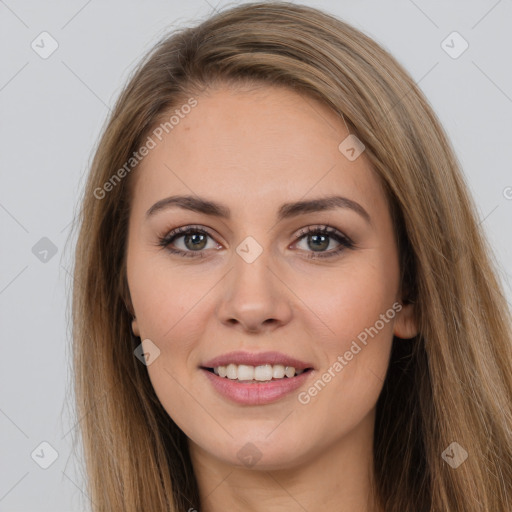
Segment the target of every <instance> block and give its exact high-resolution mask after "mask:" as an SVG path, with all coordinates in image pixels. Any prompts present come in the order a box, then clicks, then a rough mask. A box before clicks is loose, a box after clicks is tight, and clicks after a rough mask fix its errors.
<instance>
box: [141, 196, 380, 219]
mask: <svg viewBox="0 0 512 512" xmlns="http://www.w3.org/2000/svg"><path fill="white" fill-rule="evenodd" d="M172 207H179V208H183V209H185V210H191V211H194V212H199V213H204V214H206V215H212V216H214V217H219V218H221V219H230V218H231V211H230V209H229V208H228V207H227V206H224V205H222V204H220V203H216V202H215V201H211V200H208V199H204V198H201V197H198V196H170V197H166V198H164V199H161V200H160V201H157V202H156V203H155V204H154V205H153V206H152V207H151V208H150V209H149V210H148V211H147V212H146V218H149V217H151V216H152V215H154V214H156V213H157V212H159V211H162V210H165V209H167V208H172ZM334 208H348V209H350V210H352V211H354V212H356V213H358V214H359V215H360V216H361V217H363V219H364V220H365V221H366V222H368V223H369V224H371V217H370V215H369V214H368V212H367V211H366V210H365V209H364V208H363V207H362V206H361V205H360V204H359V203H357V202H356V201H353V200H352V199H348V198H346V197H342V196H328V197H321V198H317V199H310V200H307V201H297V202H294V203H284V204H283V205H282V206H281V207H280V208H279V211H278V213H277V219H278V221H281V220H284V219H289V218H292V217H296V216H299V215H301V214H304V213H312V212H320V211H324V210H333V209H334Z"/></svg>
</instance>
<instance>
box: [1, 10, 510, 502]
mask: <svg viewBox="0 0 512 512" xmlns="http://www.w3.org/2000/svg"><path fill="white" fill-rule="evenodd" d="M208 2H210V3H208ZM213 2H214V0H208V1H206V0H191V1H188V2H187V3H186V4H185V3H184V2H178V1H177V0H168V1H165V2H164V1H152V2H142V1H139V2H136V1H133V0H132V1H121V0H116V1H100V0H89V1H85V0H73V1H67V2H64V1H60V2H57V1H47V2H36V1H16V0H5V1H2V0H0V37H1V52H2V64H1V66H0V112H1V117H0V119H1V124H0V130H1V132H0V141H1V151H0V160H1V163H0V172H1V187H0V223H1V224H0V225H1V237H2V238H1V251H0V315H1V324H0V325H1V336H2V345H1V346H2V357H0V379H1V382H0V385H1V391H2V392H1V395H0V432H1V436H0V449H1V455H0V511H25V512H26V511H38V512H42V511H52V512H60V511H62V512H64V511H66V512H72V511H78V510H85V509H87V508H88V498H87V496H86V495H85V494H84V492H83V489H84V486H83V480H82V478H81V476H80V471H79V468H80V466H81V459H80V455H79V454H76V455H75V454H74V453H73V452H72V440H73V434H74V432H75V428H74V427H75V426H76V421H75V419H74V418H73V415H72V412H73V411H72V408H71V407H70V406H69V405H68V404H69V403H70V399H71V396H70V370H69V368H70V361H69V356H70V340H69V326H68V317H67V315H66V310H67V304H68V302H69V298H68V295H69V292H70V277H69V275H68V269H69V268H70V261H71V260H70V258H71V253H72V251H71V250H72V240H71V242H70V243H68V245H67V246H66V240H67V238H68V236H69V229H70V222H71V220H72V218H73V215H74V212H75V208H76V203H77V198H78V196H79V191H80V188H81V186H82V185H83V179H84V176H85V173H86V171H87V168H88V164H89V162H90V158H91V152H92V150H93V147H94V145H95V143H96V141H97V139H98V137H99V134H100V130H101V128H102V126H103V123H104V121H105V119H106V116H107V115H108V113H109V108H110V107H111V106H112V105H113V102H114V100H115V99H116V97H117V95H118V94H119V92H120V90H121V87H122V85H123V84H124V83H125V80H126V78H127V76H128V72H129V71H130V70H131V69H132V68H133V66H134V64H135V63H136V62H137V61H138V59H139V58H140V57H141V56H142V54H143V53H144V52H145V51H147V50H148V49H149V48H150V47H151V46H152V44H154V43H155V42H156V41H157V39H159V38H160V36H162V35H163V34H164V33H165V32H166V31H168V30H169V29H171V28H172V27H173V26H179V25H182V24H184V23H186V24H188V23H189V22H190V23H193V22H194V21H195V20H199V19H204V18H205V17H206V16H207V15H208V14H209V13H212V12H213V9H215V8H222V6H224V5H226V3H225V2H220V3H219V4H214V3H213ZM305 3H307V4H308V5H311V6H314V7H319V8H323V9H325V10H327V11H329V12H331V13H333V14H335V15H337V16H339V17H341V18H342V19H344V20H346V21H348V22H349V23H351V24H353V25H354V26H355V27H357V28H359V29H361V30H363V31H364V32H365V33H367V34H368V35H370V36H371V37H373V38H374V39H376V40H377V41H378V42H379V43H381V44H382V45H383V46H384V47H385V48H387V49H388V50H389V51H390V52H391V53H392V54H393V55H394V56H395V57H396V58H397V59H398V60H399V61H400V62H401V63H402V64H403V65H404V66H405V68H406V69H407V70H408V71H409V72H410V74H411V75H412V77H413V78H414V79H415V80H416V81H417V82H418V83H419V86H420V87H421V89H422V90H423V91H424V92H425V94H426V96H427V98H428V99H429V101H430V102H431V104H432V105H433V107H434V109H435V111H436V113H437V114H438V116H439V118H440V120H441V122H442V123H443V125H444V127H445V129H446V130H447V132H448V134H449V136H450V138H451V142H452V144H453V147H454V148H455V151H456V153H457V156H458V158H459V160H460V162H461V164H462V166H463V169H464V172H465V174H466V176H467V180H468V182H469V186H470V188H471V191H472V193H473V194H474V196H475V198H476V202H477V204H478V209H479V215H480V218H481V222H482V225H483V226H484V228H485V230H486V232H487V234H488V237H489V241H490V244H491V246H492V248H493V249H494V251H495V254H496V258H497V260H498V263H499V265H500V269H501V270H500V272H501V274H500V275H501V278H502V279H503V282H504V284H505V288H506V293H507V296H508V298H509V302H512V301H511V300H510V299H511V298H512V291H511V288H510V284H509V281H508V279H509V278H510V275H511V274H512V257H511V256H512V243H511V239H510V227H511V224H512V223H511V219H512V170H511V169H512V164H511V162H512V142H511V141H512V126H511V120H512V72H511V66H510V51H511V49H512V32H511V31H510V26H511V22H512V1H511V0H500V1H495V0H489V1H488V0H485V1H484V0H482V1H474V0H473V1H463V0H459V1H452V2H449V3H447V2H441V1H435V2H427V1H425V0H416V1H412V0H400V1H396V2H379V1H377V0H373V1H368V0H367V1H355V0H354V1H338V2H335V1H334V0H332V1H327V0H325V1H314V0H310V1H307V2H305ZM43 31H47V32H49V33H50V34H51V36H52V37H53V38H54V39H55V40H56V41H57V42H58V45H59V46H58V49H57V50H56V51H55V52H54V53H53V54H52V55H51V56H50V57H49V58H47V59H42V58H41V57H40V56H39V55H38V54H37V53H36V52H35V51H34V50H33V49H32V48H31V43H32V41H33V40H35V39H36V38H37V36H39V34H40V33H41V32H43ZM453 31H457V32H459V33H460V34H461V35H462V37H463V38H464V39H465V40H467V42H468V43H469V48H468V49H467V51H465V52H464V53H463V54H462V55H461V56H460V57H458V58H457V59H453V58H451V57H450V56H449V55H448V54H447V53H446V52H445V51H444V50H443V48H442V47H441V43H442V41H443V40H444V39H445V38H446V37H447V36H448V35H449V34H450V33H451V32H453ZM36 42H37V40H36ZM43 237H47V238H48V239H49V240H51V242H52V243H53V244H54V245H55V246H56V249H57V253H56V254H55V256H53V257H50V256H51V253H49V254H48V255H47V259H48V261H46V262H44V261H41V260H40V258H41V257H44V254H43V253H40V254H39V257H37V255H36V254H34V253H33V251H32V248H33V247H34V246H35V245H36V244H37V243H38V242H39V241H40V239H41V238H43ZM39 243H42V242H39ZM46 243H47V242H46ZM37 247H39V246H36V248H37ZM36 252H37V251H36ZM43 441H46V442H48V443H50V445H51V446H52V447H54V449H55V450H56V451H57V452H58V458H57V459H56V461H55V462H54V463H53V464H52V465H51V466H50V467H49V468H48V469H42V468H41V467H39V465H38V464H36V462H34V460H33V459H32V458H31V453H32V452H33V451H34V449H36V448H37V447H38V446H39V445H40V443H41V442H43ZM41 450H42V451H41ZM37 454H38V455H39V457H38V456H37ZM49 457H50V452H49V450H48V448H45V447H44V446H43V448H39V449H38V450H36V455H34V458H35V459H36V460H38V461H39V462H44V461H45V460H46V461H49V460H50V459H49Z"/></svg>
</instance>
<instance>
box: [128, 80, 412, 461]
mask: <svg viewBox="0 0 512 512" xmlns="http://www.w3.org/2000/svg"><path fill="white" fill-rule="evenodd" d="M196 100H197V106H195V107H194V108H191V109H188V108H186V109H183V110H182V112H185V111H186V112H188V113H187V114H186V115H184V114H183V113H182V115H181V116H180V117H179V122H178V123H176V124H175V125H174V127H173V128H172V130H169V129H168V133H165V131H163V136H161V138H162V140H161V141H159V140H158V138H156V137H153V138H154V141H155V142H156V147H154V148H153V149H151V150H150V151H149V154H148V155H147V156H146V157H145V158H144V160H143V161H142V162H141V165H140V167H139V168H138V169H137V171H135V172H136V173H137V176H135V175H134V176H133V178H136V181H135V182H134V185H135V189H134V196H133V203H132V209H131V214H130V225H129V243H128V260H127V262H128V263H127V277H128V284H129V288H130V293H131V298H132V303H133V307H134V313H135V319H134V321H133V324H132V326H133V330H134V333H135V334H136V335H138V336H140V337H141V339H142V340H151V342H150V343H149V344H148V342H144V343H145V344H147V345H144V346H145V349H146V351H148V352H149V353H152V354H153V356H152V358H151V359H149V364H148V366H147V371H148V372H149V377H150V379H151V382H152V385H153V386H154V389H155V392H156V394H157V395H158V398H159V400H160V401H161V403H162V405H163V407H164V408H165V409H166V411H167V412H168V413H169V415H170V416H171V417H172V419H173V420H174V421H175V423H176V424H177V425H178V426H179V427H180V428H181V429H182V430H183V431H184V432H185V434H186V435H187V436H188V438H189V439H190V442H191V449H192V451H193V452H201V453H203V454H206V455H207V456H209V457H210V458H212V459H216V460H218V461H221V462H223V463H227V464H236V465H242V464H246V465H252V464H254V463H257V466H258V467H260V468H275V469H278V468H282V469H284V468H287V467H292V466H293V465H294V464H299V463H301V462H306V461H307V460H308V459H310V458H312V457H315V456H317V455H318V454H320V453H322V452H323V451H325V450H326V449H330V448H331V447H333V446H335V445H336V444H337V443H342V442H343V440H344V439H345V440H346V439H348V436H349V435H352V434H353V433H354V432H355V431H357V430H358V429H359V430H360V429H364V430H365V432H370V433H371V432H372V430H371V429H372V425H373V419H374V411H375V404H376V401H377V398H378V396H379V393H380V391H381V389H382V386H383V381H384V377H385V374H386V370H387V366H388V360H389V355H390V349H391V343H392V339H393V334H395V335H397V336H399V337H402V338H407V337H411V336H413V335H414V334H415V329H414V325H413V319H412V311H411V310H410V306H403V307H402V306H401V304H400V303H399V301H400V298H401V297H400V290H399V265H398V253H397V247H396V242H395V238H394V235H393V225H392V221H391V217H390V213H389V210H388V205H387V202H386V198H385V194H384V190H383V188H382V187H381V185H380V183H379V181H378V180H377V179H376V176H375V175H374V174H373V171H372V170H371V167H370V164H369V163H368V161H367V159H366V157H365V154H364V152H362V153H361V155H360V156H359V157H357V158H355V157H356V156H357V151H358V149H359V148H357V147H356V146H354V144H353V141H351V140H350V139H348V140H347V141H346V142H345V143H344V145H342V147H341V148H342V149H341V150H340V149H339V146H340V143H342V141H344V139H345V138H346V137H347V135H348V132H347V130H346V128H345V125H344V123H343V119H342V118H340V117H338V116H337V115H336V114H335V113H334V112H333V111H331V110H330V109H329V108H327V107H326V106H324V105H322V104H320V103H318V102H316V101H315V100H313V99H311V98H309V97H305V96H301V95H298V94H297V93H295V92H293V91H291V90H288V89H285V88H274V87H263V88H259V89H254V90H251V91H243V92H234V91H233V90H231V89H229V88H227V87H226V88H219V89H216V90H214V91H210V92H209V93H208V94H204V95H200V96H198V97H196ZM177 108H178V109H179V106H178V107H177ZM171 114H172V113H170V114H169V117H170V115H171ZM151 145H152V144H151ZM351 147H354V149H355V150H354V151H351V150H350V148H351ZM178 196H187V198H188V199H180V200H179V201H173V202H170V201H167V203H166V202H165V199H166V198H169V197H174V198H176V197H178ZM327 198H338V199H332V200H331V201H330V202H324V201H325V200H326V199H327ZM340 198H343V199H340ZM162 200H164V202H163V203H159V202H160V201H162ZM315 201H319V202H315ZM206 202H208V203H206ZM157 203H159V206H156V207H155V206H154V205H155V204H157ZM210 203H215V205H216V206H215V207H213V206H212V205H211V204H210ZM152 207H153V208H152ZM148 212H149V213H148ZM178 228H179V229H180V230H181V231H180V232H178V233H174V234H173V233H172V232H174V231H175V230H177V229H178ZM185 228H191V229H190V232H189V233H183V230H184V229H185ZM322 228H324V230H325V229H327V232H322V231H321V230H322ZM318 230H320V231H318ZM166 237H167V239H166V240H164V242H162V241H161V240H162V239H165V238H166ZM165 243H168V245H167V247H165V246H164V245H165ZM175 251H177V252H175ZM158 350H159V353H158ZM233 352H237V354H232V353H233ZM230 353H231V354H230ZM265 353H266V354H265ZM269 353H270V354H269ZM225 355H227V356H226V358H225V359H224V360H222V358H223V356H225ZM244 356H245V358H244ZM259 356H261V357H259ZM218 358H221V360H219V361H213V360H214V359H218ZM287 359H289V360H292V359H293V360H297V361H300V362H301V363H302V364H301V363H298V362H296V363H294V364H292V362H291V361H289V360H288V361H287ZM243 363H244V364H243ZM280 363H281V365H280ZM239 364H240V365H242V366H238V365H239ZM269 365H271V366H269ZM218 366H220V367H221V368H220V369H219V368H218ZM286 366H294V367H295V368H296V370H297V369H304V368H307V370H306V371H305V372H303V373H302V374H301V375H300V376H296V377H286V376H284V377H282V375H283V371H285V372H286ZM207 367H208V368H211V367H214V368H215V370H214V371H215V372H218V373H220V374H221V375H222V374H224V372H227V373H228V377H222V376H221V375H216V374H215V373H214V372H212V370H211V369H210V370H208V369H206V368H207ZM222 367H225V368H222ZM256 367H260V368H256ZM283 367H284V368H283ZM274 372H275V373H274ZM287 372H288V374H289V375H293V370H292V369H290V368H288V370H287ZM230 377H234V378H235V379H241V380H243V381H244V380H245V381H247V380H248V379H252V380H251V382H239V380H235V379H231V378H230ZM281 377H282V378H281ZM254 378H255V379H262V380H256V381H254V380H253V379H254ZM268 379H272V380H270V381H269V380H268ZM250 461H251V462H250Z"/></svg>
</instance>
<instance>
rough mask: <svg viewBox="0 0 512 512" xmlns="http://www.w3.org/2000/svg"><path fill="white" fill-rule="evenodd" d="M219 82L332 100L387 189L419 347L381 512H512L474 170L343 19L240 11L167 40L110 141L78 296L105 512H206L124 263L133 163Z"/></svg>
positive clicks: (87, 195)
mask: <svg viewBox="0 0 512 512" xmlns="http://www.w3.org/2000/svg"><path fill="white" fill-rule="evenodd" d="M217 83H220V84H228V85H230V86H233V87H234V86H236V85H237V84H247V83H255V84H258V83H260V84H266V85H279V86H286V87H290V88H292V89H294V90H296V91H300V92H303V93H306V94H307V95H309V97H311V98H314V99H317V100H319V101H322V102H324V103H325V104H327V105H328V106H330V107H331V108H332V109H333V110H334V111H335V112H336V113H338V114H339V115H340V120H341V119H342V116H343V118H344V120H345V121H346V123H347V126H349V127H350V132H351V133H353V134H355V135H356V136H357V137H358V138H359V139H360V140H361V141H362V142H363V144H364V145H365V148H366V149H365V155H366V157H367V158H369V159H370V162H371V164H372V165H373V168H374V171H375V173H376V174H377V175H378V176H379V179H381V180H382V182H383V184H384V185H385V187H386V191H387V194H388V199H389V205H390V211H391V213H392V216H393V220H394V225H395V229H396V233H397V239H398V246H399V254H400V263H401V272H402V287H403V291H404V297H405V300H407V301H410V302H414V305H415V312H416V316H417V321H418V326H419V334H418V336H416V337H415V338H413V339H412V340H408V341H405V340H396V339H395V340H393V349H392V357H391V361H390V365H389V370H388V374H387V377H386V381H385V383H384V388H383V391H382V394H381V396H380V397H379V400H378V403H377V420H376V428H375V437H374V454H375V457H374V466H375V475H376V482H375V487H376V492H377V495H378V499H379V501H380V505H381V507H382V508H383V510H386V512H395V511H396V512H404V511H415V512H420V511H425V512H434V511H435V512H440V511H446V512H448V511H449V512H457V511H460V512H473V511H474V512H476V511H481V512H489V511H493V512H510V510H512V430H511V429H512V427H511V425H512V410H511V407H512V406H511V404H512V333H511V318H510V311H509V310H508V307H507V306H506V300H505V298H504V293H503V291H502V288H501V285H500V283H499V281H498V279H497V277H496V275H497V273H496V263H495V261H494V257H493V255H492V252H491V251H490V250H489V248H488V243H487V241H486V240H485V237H484V235H483V233H482V231H481V228H480V227H479V224H478V222H477V216H476V214H475V211H476V210H475V206H474V204H473V201H472V199H471V197H470V196H469V194H468V189H467V185H466V184H465V181H464V178H463V175H462V173H461V172H460V166H459V164H458V162H457V160H456V158H455V156H454V153H453V150H452V148H451V146H450V144H449V142H448V140H447V137H446V134H445V132H444V131H443V129H442V127H441V126H440V123H439V121H438V120H437V118H436V116H435V114H434V113H433V111H432V109H431V107H430V106H429V104H428V102H427V101H426V100H425V98H424V96H423V95H422V93H421V92H420V90H419V89H418V87H417V86H416V85H415V83H414V81H413V80H412V79H411V77H410V76H409V75H408V74H407V73H406V71H404V69H403V68H402V67H401V66H400V65H399V64H398V63H397V61H396V60H395V59H394V58H393V57H392V56H391V55H389V54H388V53H387V52H386V51H385V50H384V49H383V48H381V47H380V46H379V45H378V44H377V43H376V42H374V41H373V40H371V39H370V38H369V37H367V36H366V35H364V34H363V33H361V32H360V31H358V30H356V29H354V28H352V27H351V26H349V25H348V24H346V23H344V22H343V21H340V20H339V19H336V18H335V17H333V16H331V15H328V14H326V13H323V12H321V11H318V10H316V9H313V8H310V7H306V6H302V5H297V4H294V3H288V2H262V3H247V4H242V5H240V6H236V7H231V8H229V9H225V10H224V11H222V12H220V13H218V14H216V15H214V16H212V17H210V18H209V19H207V20H205V21H204V22H202V23H200V24H199V25H197V26H195V27H192V28H185V29H182V30H179V31H177V32H175V33H173V34H172V35H171V36H169V37H166V38H164V39H163V40H162V41H161V42H159V43H158V44H157V45H156V46H155V48H154V49H153V50H152V51H151V52H150V53H149V54H148V55H147V56H146V58H145V59H144V60H143V61H142V62H141V63H140V65H139V66H138V67H137V68H136V69H135V71H134V73H133V75H132V76H131V78H130V79H129V82H128V84H127V85H126V87H125V88H124V90H123V92H122V94H121V96H120V98H119V99H118V101H117V103H116V105H115V108H114V110H113V112H112V115H111V118H110V120H109V122H108V123H107V125H106V128H105V129H104V133H103V135H102V137H101V139H100V142H99V145H98V147H97V150H96V153H95V156H94V159H93V162H92V165H91V169H90V173H89V175H88V180H87V184H86V187H85V190H84V195H83V200H82V203H81V211H80V215H79V217H78V219H77V220H78V223H77V227H78V229H79V232H78V241H77V245H76V254H75V268H74V277H75V284H74V290H73V340H74V342H73V364H74V372H75V382H74V384H75V393H76V405H77V416H78V419H79V423H78V425H79V429H80V430H79V432H80V434H81V442H82V446H83V454H84V458H85V462H86V471H87V476H88V485H89V487H88V492H89V495H90V497H91V501H92V503H93V507H94V510H95V511H96V512H100V511H101V512H103V511H105V512H106V511H109V512H110V511H123V512H135V511H140V510H151V511H156V510H159V511H163V510H167V511H178V510H179V511H182V510H183V511H185V510H189V509H190V508H195V509H200V502H199V493H198V488H197V482H196V480H195V477H194V472H193V468H192V464H191V461H190V457H189V453H188V448H187V439H186V436H185V434H184V433H183V432H182V431H181V430H180V429H179V428H178V427H177V426H176V425H175V423H174V422H173V421H172V419H171V418H170V417H169V415H168V414H167V413H166V411H165V410H164V409H163V407H162V405H161V404H160V402H159V401H158V399H157V397H156V395H155V393H154V390H153V388H152V386H151V383H150V381H149V378H148V374H147V369H146V368H145V366H144V365H142V364H141V363H140V361H139V360H138V359H137V358H136V357H134V354H133V350H134V348H135V347H136V346H137V344H138V343H140V340H139V339H134V337H133V335H132V334H131V325H130V321H131V316H130V313H131V312H133V311H132V306H131V302H130V296H129V291H128V287H127V282H126V265H125V263H126V259H125V256H126V238H127V228H128V218H129V212H130V201H131V194H132V192H133V190H132V188H133V187H131V186H130V183H132V182H133V177H134V175H135V173H136V172H137V167H136V165H134V166H133V169H132V168H131V167H126V163H127V162H128V161H130V158H132V156H133V153H134V152H136V151H137V149H138V148H140V147H141V145H143V144H144V140H145V138H146V137H147V135H148V133H150V130H152V129H153V128H154V127H155V126H156V125H157V124H158V123H159V122H160V121H161V119H162V117H163V116H164V115H167V116H168V115H169V114H168V113H169V112H170V111H171V109H174V108H176V107H179V106H180V105H182V104H184V103H186V102H187V100H190V98H192V97H196V98H199V96H200V94H201V91H203V90H205V89H206V88H208V87H210V86H212V85H213V84H217ZM123 166H124V169H125V171H126V172H125V173H121V174H123V176H122V179H117V178H116V179H115V180H114V179H113V175H114V174H115V173H116V171H117V170H118V169H121V168H123ZM117 177H118V178H119V174H118V175H117ZM109 180H110V181H109ZM107 182H109V183H110V186H105V184H106V183H107ZM98 191H99V192H98ZM453 442H456V443H458V445H460V447H462V449H464V450H465V451H466V452H467V453H468V458H467V459H466V460H465V461H464V462H463V463H462V464H461V465H460V466H459V467H457V468H456V469H455V468H453V467H451V466H450V465H449V464H447V463H446V462H445V460H446V459H445V458H444V459H443V457H442V454H443V452H444V451H445V449H446V448H447V447H449V446H450V445H451V443H453Z"/></svg>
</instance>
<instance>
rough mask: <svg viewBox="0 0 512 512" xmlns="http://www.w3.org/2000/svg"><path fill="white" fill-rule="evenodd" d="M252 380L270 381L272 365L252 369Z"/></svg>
mask: <svg viewBox="0 0 512 512" xmlns="http://www.w3.org/2000/svg"><path fill="white" fill-rule="evenodd" d="M239 368H240V367H239ZM293 374H294V375H295V372H293ZM240 380H242V379H240ZM254 380H272V365H271V364H265V365H263V366H256V368H254Z"/></svg>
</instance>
